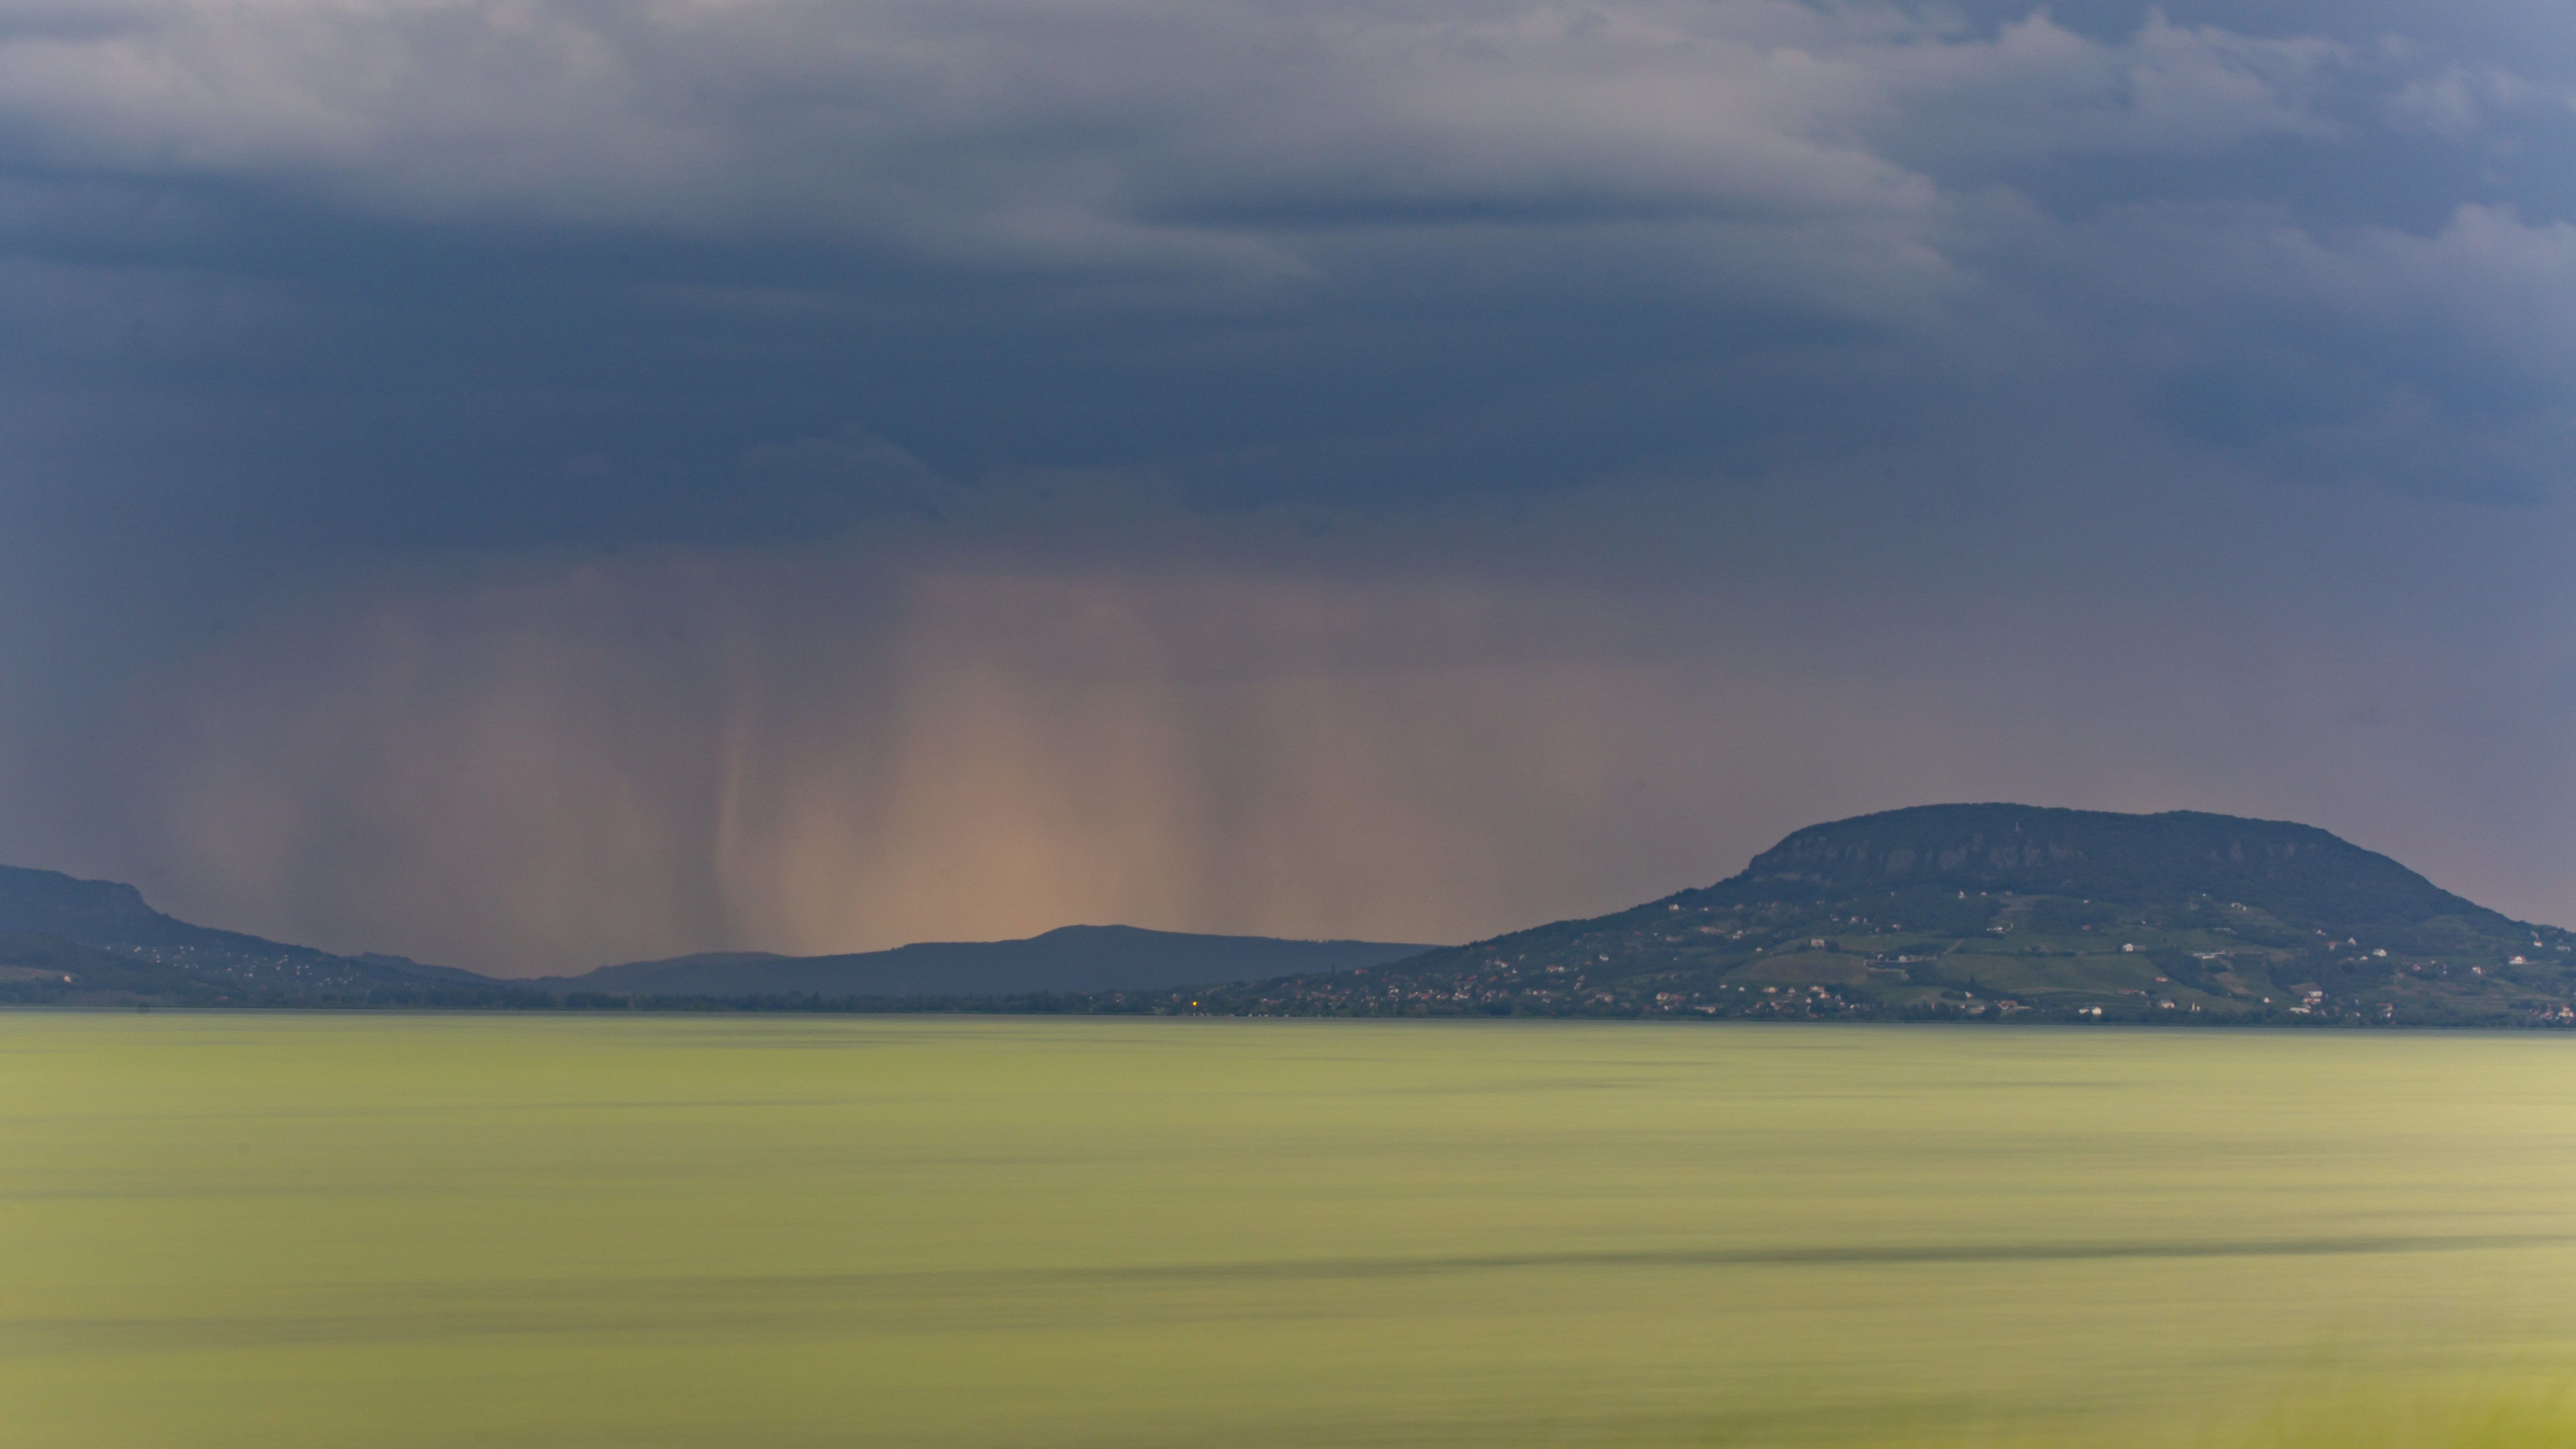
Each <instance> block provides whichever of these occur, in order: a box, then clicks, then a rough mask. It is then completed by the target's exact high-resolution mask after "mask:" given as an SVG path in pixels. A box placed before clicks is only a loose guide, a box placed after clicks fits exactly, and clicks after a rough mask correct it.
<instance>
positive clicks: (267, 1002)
mask: <svg viewBox="0 0 2576 1449" xmlns="http://www.w3.org/2000/svg"><path fill="white" fill-rule="evenodd" d="M1429 949H1431V948H1429V947H1427V946H1423V945H1418V944H1406V943H1402V942H1383V941H1293V940H1281V939H1277V938H1274V937H1268V936H1216V935H1199V934H1191V933H1187V932H1178V931H1148V930H1142V929H1139V928H1136V927H1133V926H1066V927H1062V928H1060V929H1057V930H1053V931H1049V932H1047V933H1045V934H1044V935H1041V936H1036V937H1033V938H1031V939H1028V940H1022V941H957V942H922V943H918V944H915V945H909V946H899V947H896V948H895V949H893V950H890V951H866V952H857V953H853V954H847V955H837V956H801V957H799V956H775V955H768V954H765V953H761V952H732V953H716V954H708V955H696V956H682V957H678V958H675V959H672V960H666V961H637V962H630V963H627V964H624V965H617V966H605V967H601V968H599V969H598V970H595V971H590V972H586V973H584V974H581V975H578V976H557V977H543V978H536V979H527V980H522V979H512V978H500V977H490V976H483V975H478V974H476V973H474V972H471V971H463V970H458V969H456V968H454V967H445V966H424V965H422V964H420V963H419V962H416V961H411V960H407V959H405V958H402V957H399V956H380V955H361V956H343V955H334V954H332V953H330V952H327V951H317V950H314V949H313V948H311V947H309V946H293V945H288V944H285V943H283V942H279V941H269V940H264V939H262V938H260V937H258V936H250V935H244V934H242V933H241V932H238V931H221V930H215V929H212V928H209V927H205V926H196V925H190V924H189V923H187V922H185V921H181V920H177V919H174V918H172V917H170V916H166V915H163V914H162V913H161V912H159V911H156V910H153V909H152V908H151V907H150V906H149V905H147V904H146V903H145V902H144V899H143V895H142V893H141V892H139V891H137V890H136V889H135V888H134V887H132V886H130V885H122V884H119V883H117V882H114V881H95V880H79V879H75V878H74V877H71V876H68V875H64V874H62V873H60V872H57V871H48V870H24V869H17V868H11V867H0V1002H7V1001H20V1002H71V1003H83V1002H86V1003H90V1004H125V1003H129V1002H152V1003H158V1004H166V1005H174V1006H176V1005H185V1006H217V1005H224V1006H408V1007H522V1008H541V1007H547V1006H552V1005H556V1004H558V1003H561V1002H565V1001H572V1002H573V1003H574V1004H578V1005H584V1006H597V1005H600V1004H603V1002H605V1001H606V1000H610V999H614V1000H616V1001H617V1002H619V1003H620V1004H623V1003H624V1002H625V1001H627V1000H630V999H641V1000H644V1001H647V1002H658V1003H670V1004H681V1003H688V1002H721V1003H730V1004H759V1003H762V1002H769V1003H773V1004H796V1005H806V1004H812V1003H816V1002H854V1001H872V1002H890V1001H897V1000H902V1001H917V1002H926V1001H953V1000H957V999H961V998H964V999H971V998H978V997H991V996H1000V995H1009V994H1030V993H1061V992H1102V991H1155V990H1161V989H1165V988H1169V987H1175V986H1187V985H1197V984H1203V983H1204V984H1221V983H1226V982H1239V981H1247V980H1253V979H1257V978H1263V977H1274V976H1283V975H1288V974H1292V973H1296V972H1315V971H1322V972H1338V971H1348V970H1351V969H1353V968H1355V967H1363V966H1375V965H1379V964H1381V963H1383V962H1387V961H1392V960H1395V959H1397V958H1399V957H1404V956H1412V955H1417V954H1419V953H1421V952H1423V951H1426V950H1429Z"/></svg>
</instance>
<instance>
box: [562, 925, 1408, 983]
mask: <svg viewBox="0 0 2576 1449" xmlns="http://www.w3.org/2000/svg"><path fill="white" fill-rule="evenodd" d="M1430 949H1432V948H1431V947H1428V946H1420V945H1401V944H1390V943H1388V942H1383V941H1283V940H1279V939H1276V938H1273V937H1269V936H1206V935H1193V934H1188V933H1183V932H1177V931H1147V930H1140V929H1138V928H1137V927H1134V926H1064V927H1060V928H1058V929H1056V930H1052V931H1049V932H1047V933H1046V934H1044V935H1042V936H1034V937H1031V938H1029V939H1028V940H1025V941H925V942H921V943H918V944H915V945H910V946H898V947H896V948H894V949H893V950H891V951H863V952H856V953H853V954H849V955H842V956H772V955H766V954H762V953H758V952H737V953H719V954H713V955H701V956H682V957H678V958H676V959H673V960H668V961H637V962H632V963H630V964H627V965H623V966H603V967H601V968H599V969H598V970H596V971H591V972H588V973H585V974H583V975H580V976H557V977H544V978H539V979H537V980H534V981H531V982H529V983H528V984H529V985H531V986H535V987H538V988H541V989H544V990H550V991H561V992H574V991H589V992H599V991H608V992H619V993H627V994H632V995H637V996H658V997H692V996H702V997H718V998H731V997H763V996H775V997H791V996H807V997H816V998H821V999H824V1000H847V999H851V998H865V997H881V998H901V997H932V996H995V995H1006V994H1011V993H1017V992H1063V991H1082V992H1088V991H1118V990H1152V989H1155V988H1159V987H1174V986H1199V985H1209V984H1216V983H1223V982H1235V981H1246V980H1251V979H1254V978H1258V977H1268V976H1284V975H1288V974H1291V973H1294V972H1301V971H1322V972H1336V971H1348V970H1351V969H1353V968H1355V967H1362V966H1377V965H1382V964H1384V963H1386V962H1388V961H1393V960H1396V959H1398V958H1400V957H1405V956H1413V955H1419V954H1420V953H1422V952H1424V951H1427V950H1430Z"/></svg>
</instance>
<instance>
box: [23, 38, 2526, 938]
mask: <svg viewBox="0 0 2576 1449" xmlns="http://www.w3.org/2000/svg"><path fill="white" fill-rule="evenodd" d="M2571 222H2576V11H2571V10H2569V9H2568V8H2566V7H2563V6H2556V5H2543V4H2538V3H2532V0H2517V3H2494V0H2484V3H2481V0H2448V3H2443V4H2438V5H2437V4H2433V3H2430V0H2411V3H2402V4H2401V3H2392V0H2339V3H2332V4H2327V3H2291V0H2238V3H2232V4H2226V5H2219V4H2172V5H2167V6H2164V7H2162V8H2161V9H2150V8H2145V7H2141V6H2137V5H2132V4H2126V3H2114V0H2085V3H2064V4H2058V5H2056V6H2053V7H2051V8H2049V9H2044V10H2042V9H2031V8H2027V7H2024V6H2019V5H1996V4H1986V3H1969V4H1959V5H1937V6H1936V5H1909V4H1887V5H1877V4H1859V3H1853V4H1834V3H1794V0H1777V3H1760V0H1702V3H1696V4H1689V3H1653V0H1601V3H1564V4H1534V3H1522V0H1385V3H1374V4H1372V3H1347V0H1309V3H1302V4H1292V3H1229V0H1089V3H1082V4H1068V3H1062V0H940V3H925V0H831V3H824V0H813V3H779V0H641V3H639V0H0V860H5V861H8V862H12V863H18V864H25V865H37V866H47V867H53V868H58V869H66V870H71V871H73V872H75V873H79V874H85V875H100V876H108V877H112V878H116V879H122V880H129V881H133V882H135V883H137V884H139V885H141V886H143V887H144V888H145V890H146V893H147V894H148V895H149V896H150V897H151V898H152V899H153V900H154V901H155V903H156V904H159V905H161V906H162V907H163V908H165V909H168V910H171V911H173V912H175V913H177V914H180V915H183V916H186V917H188V918H191V919H197V920H203V921H207V922H209V923H213V924H221V925H228V926H234V927H238V928H242V929H248V930H255V931H259V932H261V933H264V934H269V935H275V936H281V937H286V938H289V939H294V940H299V941H307V942H311V943H313V944H317V945H322V946H326V947H334V948H340V949H377V950H387V951H400V952H405V953H408V954H412V955H416V956H420V957H423V958H425V959H434V960H440V961H447V962H453V963H455V964H460V965H469V966H477V967H482V968H486V969H494V970H504V971H514V972H515V971H536V970H550V969H565V968H579V967H582V966H586V965H590V964H595V963H597V962H601V961H608V960H616V959H625V958H631V957H638V956H647V955H660V954H671V953H676V952H680V951H686V950H696V949H710V948H720V947H736V948H764V949H773V950H787V951H825V950H847V949H860V948H869V947H879V946H886V945H892V944H895V943H898V942H901V941H906V940H915V939H925V938H944V939H990V938H997V937H1004V936H1015V935H1024V934H1029V933H1032V932H1035V931H1038V930H1043V929H1046V928H1048V927H1051V926H1055V925H1061V924H1065V923H1068V922H1075V921H1089V922H1107V921H1124V922H1129V923H1133V924H1138V925H1146V926H1155V927H1164V928H1172V929H1190V930H1217V931H1241V932H1263V933H1275V934H1285V935H1298V936H1368V937H1377V938H1388V939H1407V940H1426V941H1446V940H1457V939H1465V938H1468V937H1472V936H1479V935H1485V934H1491V933H1494V932H1497V931H1501V930H1505V929H1509V928H1514V927H1518V926H1522V925H1528V924H1533V923H1536V922H1539V921H1543V920H1547V919H1550V918H1554V917H1559V916H1564V915H1570V914H1576V913H1592V912H1597V911H1603V910H1608V909H1613V908H1617V907H1620V906H1624V905H1628V904H1631V903H1634V902H1636V901H1639V900H1643V899H1646V898H1649V897H1652V896H1655V895H1658V894H1661V893H1663V892H1666V891H1669V890H1673V889H1676V888H1680V887H1684V886H1691V885H1701V884H1706V883H1708V882H1710V881H1713V880H1716V879H1718V878H1720V877H1723V876H1725V875H1729V874H1732V873H1733V872H1734V871H1736V870H1737V869H1739V868H1741V866H1742V864H1743V862H1744V860H1745V858H1746V857H1747V856H1749V855H1750V854H1752V853H1753V852H1754V851H1756V850H1758V849H1760V848H1762V847H1764V846H1766V845H1768V844H1770V843H1771V842H1772V841H1773V840H1774V839H1776V838H1777V837H1779V836H1780V835H1782V834H1784V833H1786V832H1787V831H1789V830H1791V829H1793V828H1796V827H1798V826H1800V825H1804V824H1808V823H1811V822H1814V821H1817V820H1822V819H1828V818H1835V817H1839V816H1843V815H1849V814H1855V813H1859V812H1862V811H1867V810H1874V809H1883V808H1888V807H1893V806H1899V805H1908V804H1919V803H1928V802H1935V801H1946V800H1970V799H2010V800H2022V801H2029V802H2033V803H2043V804H2061V805H2077V806H2094V807H2105V808H2115V809H2136V810H2146V809H2167V808H2196V809H2208V810H2221V811H2228V812H2233V813H2242V814H2252V815H2262V816H2269V817H2278V818H2291V819H2298V820H2303V821H2307V822H2310V823H2313V824H2317V825H2322V826H2324V827H2326V828H2328V829H2331V830H2334V831H2337V832H2338V833H2341V834H2344V835H2345V836H2347V837H2348V838H2350V839H2353V840H2356V841H2358V842H2360V843H2362V844H2364V845H2367V846H2370V847H2372V848H2374V849H2378V850H2382V851H2385V852H2388V853H2390V854H2392V855H2395V856H2396V857H2398V858H2399V859H2401V860H2403V861H2405V862H2407V863H2408V864H2410V865H2414V866H2416V867H2417V868H2419V869H2422V870H2424V871H2426V872H2427V873H2428V874H2430V875H2432V876H2433V877H2434V879H2435V880H2437V881H2439V882H2440V883H2441V884H2443V885H2445V886H2449V887H2451V888H2454V889H2457V890H2460V891H2463V892H2465V893H2467V894H2469V895H2471V896H2473V897H2475V898H2477V899H2479V900H2481V901H2484V902H2487V903H2490V904H2492V905H2495V906H2497V907H2499V908H2501V909H2504V910H2506V911H2508V912H2511V913H2513V914H2517V915H2521V916H2525V917H2532V918H2538V919H2542V920H2549V921H2554V922H2562V923H2576V547H2572V546H2576V489H2571V487H2570V478H2569V467H2570V460H2571V459H2576V450H2572V449H2576V224H2571Z"/></svg>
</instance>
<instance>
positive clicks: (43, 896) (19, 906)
mask: <svg viewBox="0 0 2576 1449" xmlns="http://www.w3.org/2000/svg"><path fill="white" fill-rule="evenodd" d="M67 951H68V952H71V953H72V954H65V953H66V952H67ZM22 957H23V958H25V959H21V958H22ZM37 958H42V960H43V961H44V962H45V963H47V964H44V965H42V966H41V967H39V966H36V965H30V964H29V962H31V961H34V960H36V959H37ZM66 976H68V977H69V978H70V979H69V980H62V979H61V978H63V977H66ZM521 994H522V993H519V992H517V991H516V989H515V988H513V987H512V986H510V985H509V984H508V983H505V982H500V981H495V980H493V979H492V978H490V977H487V976H478V975H476V974H475V973H473V972H471V971H460V970H457V969H455V968H453V967H447V966H424V965H421V964H420V963H419V962H416V961H411V960H407V959H405V958H403V957H400V956H375V955H366V956H340V955H334V954H332V953H331V952H328V951H317V950H315V949H313V948H312V947H310V946H290V945H287V944H285V943H284V942H280V941H270V940H265V939H262V938H261V937H258V936H250V935H244V934H243V933H241V932H239V931H220V930H216V929H214V928H212V927H208V926H194V925H190V924H188V923H187V922H185V921H182V920H178V919H176V918H174V917H170V916H165V915H163V914H161V913H160V912H159V911H156V910H154V909H152V907H151V906H149V905H147V904H145V903H144V900H143V893H142V892H141V891H138V890H136V889H135V888H134V887H132V886H130V885H122V884H119V883H118V882H115V881H104V880H80V879H77V878H75V877H73V876H68V875H64V874H63V873H61V872H60V871H51V870H27V869H23V868H20V867H16V866H0V1001H9V1000H19V1001H26V1000H43V1001H74V1002H81V1001H120V1002H121V1001H126V1000H151V1001H159V1002H164V1003H168V1004H174V1005H264V1006H305V1005H310V1006H334V1005H352V1006H364V1005H377V1006H465V1005H495V1004H510V998H513V997H515V996H518V995H521Z"/></svg>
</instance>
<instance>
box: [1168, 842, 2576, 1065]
mask: <svg viewBox="0 0 2576 1449" xmlns="http://www.w3.org/2000/svg"><path fill="white" fill-rule="evenodd" d="M1159 1009H1163V1010H1184V1009H1190V1010H1199V1011H1234V1012H1251V1013H1260V1014H1272V1013H1276V1014H1316V1013H1322V1014H1339V1015H1391V1014H1392V1015H1422V1014H1470V1013H1489V1014H1525V1015H1551V1016H1587V1015H1588V1016H1657V1015H1661V1016H1699V1017H1748V1016H1749V1017H1769V1018H1777V1017H1792V1018H1799V1019H1867V1018H1880V1019H1942V1018H1971V1017H1974V1018H1988V1019H1993V1018H2004V1017H2011V1018H2019V1019H2051V1020H2069V1021H2072V1020H2083V1021H2123V1020H2125V1021H2173V1020H2200V1021H2222V1020H2224V1021H2249V1022H2261V1021H2268V1022H2278V1023H2282V1024H2294V1023H2301V1022H2328V1021H2333V1022H2344V1023H2354V1022H2361V1023H2388V1024H2412V1025H2498V1024H2513V1023H2520V1024H2549V1025H2576V935H2571V933H2569V932H2567V931H2564V930H2561V929H2559V928H2557V927H2552V926H2535V925H2528V924H2525V923H2522V922H2519V921H2514V920H2511V919H2509V918H2507V917H2506V916H2504V915H2502V914H2500V913H2498V912H2496V911H2492V910H2489V909H2487V908H2485V907H2483V906H2480V905H2477V904H2475V903H2474V902H2471V901H2468V900H2464V899H2462V898H2461V897H2459V896H2456V895H2453V894H2452V893H2450V892H2449V891H2445V890H2443V889H2441V888H2440V887H2438V886H2436V885H2434V884H2433V883H2432V882H2431V881H2428V880H2426V879H2425V878H2424V877H2422V876H2420V875H2418V874H2416V873H2415V872H2413V871H2411V870H2408V869H2407V868H2406V867H2404V866H2402V865H2400V864H2398V863H2397V862H2396V861H2393V860H2391V859H2389V858H2388V857H2386V856H2383V855H2378V854H2374V853H2373V852H2370V851H2367V850H2364V849H2362V848H2360V847H2359V846H2356V845H2353V844H2351V843H2349V842H2347V841H2344V840H2341V839H2338V838H2337V837H2335V836H2333V835H2330V834H2328V833H2326V832H2325V831H2322V830H2318V829H2315V828H2313V827H2311V826H2305V825H2294V824H2288V823H2285V822H2279V821H2268V820H2247V819H2240V818H2237V817H2234V816H2227V815H2209V814H2200V813H2196V812H2189V811H2178V812H2173V813H2169V814H2161V815H2123V814H2114V813H2110V812H2105V811H2089V810H2057V809H2047V808H2042V807H2036V806H2028V805H1933V806H1923V807H1919V808H1915V809H1909V810H1894V811H1889V812H1886V813H1884V814H1878V815H1864V816H1861V817H1858V818H1857V819H1852V820H1842V821H1836V822H1833V823H1831V824H1826V825H1816V826H1810V827H1808V828H1807V829H1804V830H1801V831H1798V832H1796V833H1795V834H1793V835H1791V836H1789V837H1788V838H1787V839H1785V840H1783V841H1781V842H1780V843H1779V844H1778V845H1776V846H1773V847H1772V848H1771V849H1769V850H1766V851H1764V852H1763V853H1762V854H1760V855H1758V856H1756V857H1754V859H1753V861H1752V863H1751V864H1750V865H1749V866H1748V867H1747V868H1746V869H1745V871H1744V872H1743V873H1742V874H1741V875H1737V876H1734V877H1732V878H1730V879H1728V880H1724V881H1721V882H1719V883H1717V884H1716V885H1713V886H1709V887H1707V888H1705V889H1700V890H1689V891H1683V892H1681V893H1680V894H1678V895H1673V896H1667V897H1665V898H1663V899H1661V900H1657V901H1651V902H1649V903H1647V904H1645V905H1642V906H1638V907H1635V908H1634V909H1631V910H1627V911H1622V912H1619V913H1618V914H1615V915H1609V916H1602V917H1599V918H1596V919H1592V920H1579V921H1560V922H1556V923H1554V924H1551V925H1545V926H1540V927H1537V928H1535V929H1532V930H1527V931H1518V932H1514V933H1512V934H1510V935H1507V936H1498V937H1495V938H1494V939H1492V940H1489V941H1479V942H1475V943H1473V944H1471V945H1466V946H1459V947H1454V948H1449V949H1445V950H1439V951H1433V952H1429V953H1426V954H1424V955H1421V956H1417V957H1414V958H1411V959H1409V960H1406V961H1403V962H1399V963H1395V964H1392V965H1390V966H1387V967H1384V968H1380V969H1375V970H1371V971H1369V972H1366V973H1354V974H1351V975H1346V976H1339V977H1320V976H1312V975H1308V976H1302V977H1289V978H1283V979H1280V980H1275V981H1268V982H1262V983H1258V984H1255V985H1251V986H1244V987H1236V988H1229V989H1227V990H1223V991H1219V992H1213V993H1206V994H1203V995H1202V997H1201V998H1200V1002H1199V1004H1198V1005H1197V1006H1195V1007H1190V1008H1184V1007H1182V1006H1181V1005H1180V1004H1179V1003H1177V1002H1165V1003H1163V1004H1162V1005H1161V1006H1160V1007H1159Z"/></svg>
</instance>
